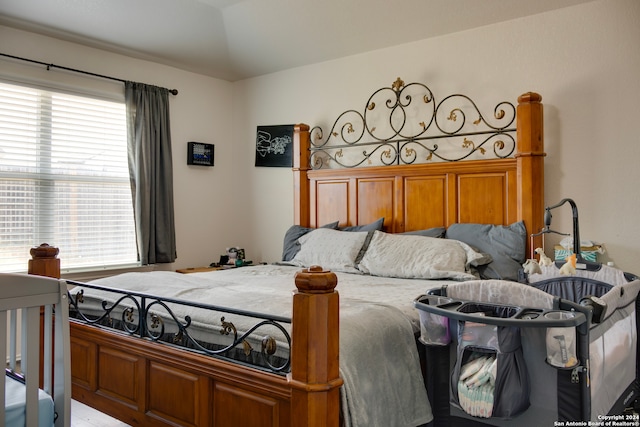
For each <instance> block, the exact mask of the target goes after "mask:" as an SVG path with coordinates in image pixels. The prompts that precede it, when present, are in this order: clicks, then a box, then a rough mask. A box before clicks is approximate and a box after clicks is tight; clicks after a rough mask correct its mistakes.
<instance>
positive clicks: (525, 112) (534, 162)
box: [516, 92, 546, 258]
mask: <svg viewBox="0 0 640 427" xmlns="http://www.w3.org/2000/svg"><path fill="white" fill-rule="evenodd" d="M541 101H542V96H540V95H539V94H537V93H535V92H527V93H525V94H523V95H520V96H519V97H518V110H517V116H516V117H517V129H518V130H517V135H516V138H517V153H516V159H517V162H518V217H519V218H522V220H524V223H525V226H526V227H527V231H528V232H529V234H534V233H538V232H539V231H540V230H542V228H543V227H544V156H545V155H546V154H545V152H544V129H543V125H542V123H543V120H542V119H543V115H542V103H541ZM526 201H531V203H528V202H526ZM530 246H531V241H530V236H527V258H531V257H533V254H531V253H530V252H531V247H530ZM533 247H534V248H536V247H542V237H541V236H538V237H536V238H535V239H534V242H533Z"/></svg>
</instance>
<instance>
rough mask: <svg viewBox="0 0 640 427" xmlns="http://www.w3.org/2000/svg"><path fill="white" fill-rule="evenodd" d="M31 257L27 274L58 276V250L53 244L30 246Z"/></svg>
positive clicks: (56, 277) (55, 277) (57, 277)
mask: <svg viewBox="0 0 640 427" xmlns="http://www.w3.org/2000/svg"><path fill="white" fill-rule="evenodd" d="M29 252H30V253H31V259H30V260H29V270H28V273H29V274H33V275H36V276H47V277H53V278H54V279H59V278H60V259H59V258H58V253H60V250H59V249H58V248H56V247H55V246H49V245H48V244H47V243H43V244H41V245H40V246H36V247H33V248H31V251H29Z"/></svg>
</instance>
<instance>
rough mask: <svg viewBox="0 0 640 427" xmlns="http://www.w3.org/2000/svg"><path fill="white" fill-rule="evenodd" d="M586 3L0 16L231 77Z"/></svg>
mask: <svg viewBox="0 0 640 427" xmlns="http://www.w3.org/2000/svg"><path fill="white" fill-rule="evenodd" d="M588 1H592V0H395V1H392V0H2V1H1V2H0V24H2V25H6V26H11V27H15V28H18V29H24V30H28V31H32V32H35V33H40V34H44V35H47V36H52V37H56V38H60V39H63V40H68V41H72V42H76V43H81V44H84V45H87V46H92V47H97V48H101V49H105V50H108V51H113V52H116V53H120V54H124V55H129V56H132V57H136V58H141V59H146V60H151V61H154V62H158V63H161V64H166V65H170V66H174V67H177V68H180V69H184V70H188V71H193V72H196V73H200V74H204V75H208V76H212V77H216V78H220V79H224V80H229V81H235V80H239V79H244V78H248V77H253V76H258V75H262V74H268V73H272V72H276V71H280V70H283V69H288V68H293V67H298V66H302V65H307V64H312V63H317V62H322V61H326V60H330V59H335V58H340V57H344V56H349V55H354V54H358V53H363V52H367V51H372V50H376V49H381V48H385V47H389V46H394V45H398V44H403V43H407V42H411V41H415V40H421V39H427V38H430V37H437V36H440V35H443V34H448V33H453V32H458V31H464V30H468V29H471V28H476V27H480V26H485V25H491V24H494V23H497V22H501V21H507V20H512V19H517V18H519V17H524V16H528V15H533V14H538V13H543V12H547V11H550V10H554V9H559V8H563V7H568V6H572V5H576V4H580V3H586V2H588ZM25 55H26V53H25ZM36 59H38V60H46V61H51V62H55V58H36Z"/></svg>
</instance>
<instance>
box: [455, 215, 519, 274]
mask: <svg viewBox="0 0 640 427" xmlns="http://www.w3.org/2000/svg"><path fill="white" fill-rule="evenodd" d="M446 238H447V239H454V240H459V241H461V242H464V243H466V244H468V245H470V246H472V247H473V248H475V249H477V250H478V251H481V252H485V253H487V254H489V255H491V258H493V261H492V262H491V263H489V264H487V265H484V266H480V267H479V268H478V272H479V273H480V277H482V278H483V279H503V280H512V281H517V280H518V271H519V270H520V268H522V264H523V263H524V261H525V256H526V247H527V246H526V245H527V230H526V229H525V227H524V222H522V221H518V222H514V223H513V224H511V225H508V226H504V225H491V224H452V225H451V226H449V228H447V234H446Z"/></svg>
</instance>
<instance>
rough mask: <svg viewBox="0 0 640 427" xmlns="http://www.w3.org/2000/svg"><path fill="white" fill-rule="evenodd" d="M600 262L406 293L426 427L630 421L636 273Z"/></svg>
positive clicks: (635, 391) (634, 395)
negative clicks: (428, 412) (413, 315)
mask: <svg viewBox="0 0 640 427" xmlns="http://www.w3.org/2000/svg"><path fill="white" fill-rule="evenodd" d="M554 268H556V267H555V266H552V267H549V269H554ZM601 270H602V271H600V272H597V273H596V272H585V273H584V274H583V275H582V276H562V275H559V274H557V270H556V271H548V272H543V273H544V274H542V275H540V276H539V277H537V278H533V279H532V280H531V281H530V282H529V283H515V282H506V281H500V280H495V281H469V282H462V283H455V284H450V285H448V286H444V287H440V288H436V289H431V290H428V291H427V292H426V293H425V294H424V295H421V296H419V297H418V298H416V300H415V307H416V308H417V309H418V310H419V313H420V318H421V336H420V340H421V341H422V343H423V344H425V353H426V359H427V363H426V365H427V366H426V369H427V378H428V380H427V383H428V388H429V390H428V394H429V398H430V399H431V404H432V408H433V410H434V417H435V420H434V426H453V425H464V426H474V425H497V426H510V425H517V426H541V425H559V424H557V423H560V424H562V425H569V424H570V422H573V423H575V422H580V423H585V424H575V425H587V424H588V423H589V422H591V423H595V424H589V425H600V424H598V423H602V425H604V423H605V422H606V421H612V420H617V421H620V420H623V421H626V422H630V423H632V424H629V425H638V424H640V420H639V419H638V415H637V413H635V412H633V411H630V410H628V409H629V408H630V407H631V406H634V403H635V401H636V400H637V399H638V397H639V396H640V388H639V381H638V357H637V355H638V321H637V316H638V303H639V299H638V292H639V290H640V280H638V278H637V277H635V276H633V275H625V274H623V273H622V272H616V271H613V270H608V267H607V266H602V269H601ZM579 273H581V272H579ZM603 275H604V276H606V281H602V280H598V279H603V277H602V276H603ZM479 385H481V386H482V387H485V388H484V389H481V388H480V386H479ZM443 390H444V392H443ZM572 425H573V424H572Z"/></svg>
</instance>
